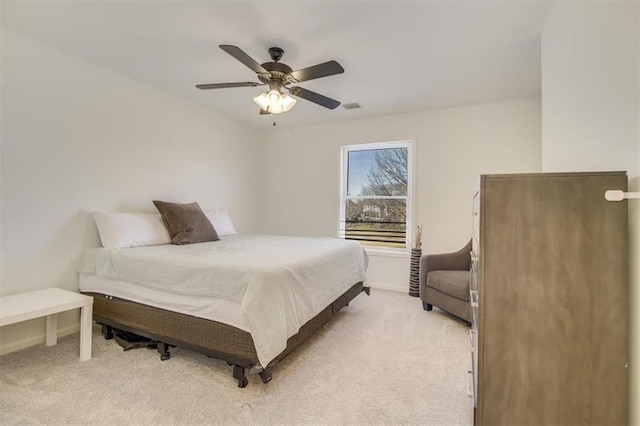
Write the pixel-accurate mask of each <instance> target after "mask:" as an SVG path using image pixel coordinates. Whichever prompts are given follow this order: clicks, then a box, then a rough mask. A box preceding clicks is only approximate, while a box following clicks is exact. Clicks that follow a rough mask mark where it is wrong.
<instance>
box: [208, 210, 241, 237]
mask: <svg viewBox="0 0 640 426" xmlns="http://www.w3.org/2000/svg"><path fill="white" fill-rule="evenodd" d="M204 213H205V214H206V215H207V217H208V218H209V221H211V224H212V225H213V227H214V228H216V232H217V233H218V236H219V237H224V236H225V235H233V234H236V233H237V232H236V228H234V227H233V223H232V222H231V218H230V217H229V214H228V213H227V211H226V210H225V209H216V210H205V211H204Z"/></svg>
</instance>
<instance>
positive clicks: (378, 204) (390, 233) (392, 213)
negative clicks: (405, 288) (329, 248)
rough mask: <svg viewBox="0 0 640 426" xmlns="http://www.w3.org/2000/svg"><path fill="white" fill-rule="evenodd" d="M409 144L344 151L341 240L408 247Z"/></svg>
mask: <svg viewBox="0 0 640 426" xmlns="http://www.w3.org/2000/svg"><path fill="white" fill-rule="evenodd" d="M410 153H411V145H410V142H382V143H377V144H367V145H350V146H345V147H343V173H342V191H341V194H342V197H341V211H340V213H341V215H340V216H341V217H340V236H341V237H343V238H346V239H352V240H357V241H360V242H361V243H362V244H364V245H367V246H377V247H388V248H401V249H406V248H407V247H409V233H408V229H410V227H409V226H408V223H409V220H408V219H409V217H408V216H409V214H408V213H409V211H410V208H409V207H410V164H411V161H410Z"/></svg>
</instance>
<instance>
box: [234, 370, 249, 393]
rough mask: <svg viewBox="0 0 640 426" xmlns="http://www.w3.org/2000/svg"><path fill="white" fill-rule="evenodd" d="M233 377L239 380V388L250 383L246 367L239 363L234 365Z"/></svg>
mask: <svg viewBox="0 0 640 426" xmlns="http://www.w3.org/2000/svg"><path fill="white" fill-rule="evenodd" d="M233 378H234V379H237V380H238V387H239V388H245V387H247V384H248V383H249V379H247V372H246V369H245V368H244V367H241V366H239V365H234V366H233Z"/></svg>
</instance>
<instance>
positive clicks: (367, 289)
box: [362, 287, 371, 296]
mask: <svg viewBox="0 0 640 426" xmlns="http://www.w3.org/2000/svg"><path fill="white" fill-rule="evenodd" d="M362 291H364V292H365V294H366V295H367V296H371V287H362Z"/></svg>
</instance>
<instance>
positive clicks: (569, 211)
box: [470, 172, 629, 426]
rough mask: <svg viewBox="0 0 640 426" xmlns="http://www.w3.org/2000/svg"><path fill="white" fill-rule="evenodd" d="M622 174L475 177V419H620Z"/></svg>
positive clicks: (623, 386)
mask: <svg viewBox="0 0 640 426" xmlns="http://www.w3.org/2000/svg"><path fill="white" fill-rule="evenodd" d="M609 189H619V190H623V191H626V190H627V176H626V173H624V172H599V173H540V174H515V175H483V176H481V177H480V180H479V183H478V187H477V192H476V194H475V196H474V199H473V251H472V266H471V284H470V291H471V302H472V310H473V315H472V320H473V325H472V329H471V341H472V359H473V369H472V370H473V371H472V372H473V379H474V397H473V399H474V407H475V409H474V423H475V424H476V425H510V426H511V425H545V426H547V425H570V424H576V425H577V424H579V425H626V424H627V407H628V401H627V386H628V385H627V376H628V368H627V361H628V327H629V326H628V316H629V299H628V275H627V274H628V268H627V264H628V247H627V244H628V243H627V239H628V232H627V201H622V202H608V201H606V200H605V199H604V193H605V191H607V190H609Z"/></svg>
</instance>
